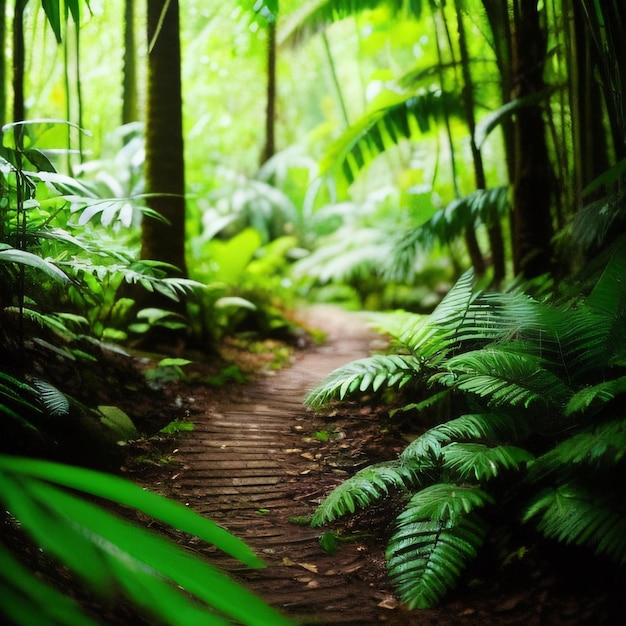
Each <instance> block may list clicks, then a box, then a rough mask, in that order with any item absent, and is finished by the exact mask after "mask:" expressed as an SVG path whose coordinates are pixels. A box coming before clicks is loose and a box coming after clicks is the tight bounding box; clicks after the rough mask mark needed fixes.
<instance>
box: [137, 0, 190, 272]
mask: <svg viewBox="0 0 626 626" xmlns="http://www.w3.org/2000/svg"><path fill="white" fill-rule="evenodd" d="M164 11H165V13H163V12H164ZM148 42H149V46H150V48H149V50H148V90H147V94H148V98H147V100H148V102H147V120H146V162H145V178H146V191H147V192H148V193H149V194H154V195H150V196H149V197H148V200H147V203H148V205H149V207H150V208H151V209H153V210H155V211H157V212H158V213H159V214H160V215H162V216H163V217H164V218H165V219H166V220H167V223H165V222H163V221H161V220H157V219H154V218H149V217H146V218H144V220H143V222H142V228H141V258H142V259H154V260H158V261H164V262H166V263H170V264H171V265H174V266H176V267H177V268H178V269H179V271H180V274H181V275H183V276H185V275H186V274H187V268H186V263H185V197H184V194H185V167H184V153H183V134H182V95H181V73H180V60H181V59H180V35H179V9H178V0H170V1H168V0H148Z"/></svg>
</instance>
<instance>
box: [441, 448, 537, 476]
mask: <svg viewBox="0 0 626 626" xmlns="http://www.w3.org/2000/svg"><path fill="white" fill-rule="evenodd" d="M441 452H442V456H443V460H444V467H445V468H447V469H450V470H452V471H453V472H454V473H455V474H456V475H457V476H458V477H459V480H461V481H466V480H476V481H479V482H485V481H488V480H490V479H492V478H495V477H496V476H498V475H499V474H501V473H502V472H503V471H506V470H519V469H521V468H522V467H524V466H525V465H526V463H528V462H529V461H531V460H532V459H533V458H534V457H533V455H532V454H531V453H530V452H528V451H527V450H524V449H523V448H518V447H515V446H496V447H490V446H486V445H484V444H481V443H459V442H453V443H450V444H448V445H447V446H445V447H444V448H443V449H442V451H441Z"/></svg>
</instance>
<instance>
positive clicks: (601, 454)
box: [529, 419, 626, 480]
mask: <svg viewBox="0 0 626 626" xmlns="http://www.w3.org/2000/svg"><path fill="white" fill-rule="evenodd" d="M625 455H626V419H616V420H612V421H610V422H607V423H606V424H599V425H597V426H593V427H590V428H589V429H587V430H585V431H583V432H579V433H577V434H575V435H573V436H571V437H568V438H567V439H565V440H564V441H562V442H560V443H559V444H557V445H556V446H554V448H552V449H550V450H549V451H548V452H546V453H545V454H543V455H541V456H540V457H538V458H537V460H536V461H535V463H533V464H532V466H531V468H530V473H529V480H538V479H539V478H541V477H543V476H546V475H548V474H551V473H554V470H555V468H559V471H560V472H561V473H562V472H565V471H567V470H568V468H567V466H570V465H585V466H587V467H589V468H591V467H594V466H595V467H598V468H604V467H612V466H615V465H616V464H617V463H619V462H620V461H621V460H622V459H623V458H624V456H625Z"/></svg>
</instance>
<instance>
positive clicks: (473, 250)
mask: <svg viewBox="0 0 626 626" xmlns="http://www.w3.org/2000/svg"><path fill="white" fill-rule="evenodd" d="M441 17H442V19H443V21H444V24H443V25H444V29H445V35H446V40H447V41H448V44H450V34H449V32H448V28H447V23H446V22H445V16H444V15H443V12H441ZM433 22H434V27H435V37H436V44H437V45H436V48H437V60H438V61H439V68H441V67H443V54H442V51H441V45H440V43H439V36H438V30H439V28H438V22H437V16H436V14H435V13H434V7H433ZM450 51H451V53H452V47H451V46H450ZM439 84H440V85H441V89H442V90H444V91H445V84H444V76H443V72H442V71H441V69H440V70H439ZM445 106H446V104H445V100H444V107H445ZM444 125H445V129H446V135H447V138H448V146H449V149H450V170H451V176H452V186H453V187H454V197H455V198H458V197H459V195H460V194H459V183H458V177H457V170H456V157H455V154H454V143H453V141H452V129H451V127H450V116H449V113H448V111H447V110H444ZM464 239H465V247H466V248H467V252H468V254H469V257H470V260H471V262H472V267H473V269H474V272H475V273H476V275H477V276H482V275H483V274H484V273H485V259H484V258H483V255H482V252H481V250H480V246H479V245H478V239H477V238H476V231H475V225H474V224H468V226H467V227H466V228H465V232H464Z"/></svg>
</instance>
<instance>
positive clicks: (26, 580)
mask: <svg viewBox="0 0 626 626" xmlns="http://www.w3.org/2000/svg"><path fill="white" fill-rule="evenodd" d="M48 4H49V5H50V8H51V10H52V9H54V7H52V4H53V3H48ZM66 6H67V5H66ZM57 17H58V16H55V15H52V18H53V19H57ZM22 126H28V124H23V125H22V124H20V125H18V126H16V127H15V128H14V127H9V128H8V129H7V132H6V134H5V144H4V147H3V148H2V149H1V151H0V192H1V193H0V345H1V346H2V350H1V351H0V417H1V420H0V432H1V435H2V436H1V437H0V441H1V443H0V446H1V450H0V451H1V452H2V453H3V454H5V455H6V456H2V457H1V458H0V492H1V493H0V500H1V501H2V506H3V510H4V511H5V517H6V520H5V521H4V525H5V529H7V528H8V527H9V525H11V526H14V530H15V532H18V529H19V530H21V531H23V532H25V533H26V534H27V535H28V536H29V537H30V539H31V540H32V541H33V542H34V544H35V545H36V546H37V548H39V549H41V550H43V551H44V552H45V553H46V555H47V556H48V557H50V558H53V559H55V560H56V561H57V562H58V563H59V564H60V565H62V566H64V567H66V568H68V569H69V571H71V572H72V574H73V575H75V576H76V578H77V579H78V580H79V581H80V582H81V583H83V584H84V585H85V586H86V587H87V588H88V589H90V591H91V592H93V593H94V595H95V596H96V597H97V600H98V601H100V602H103V603H104V604H106V603H108V602H109V603H115V602H117V601H118V600H119V599H120V598H125V599H126V600H128V601H130V602H131V603H132V604H134V605H135V606H136V607H137V608H138V609H139V610H140V611H141V612H142V613H144V614H146V615H147V616H148V618H152V619H158V620H159V621H162V622H164V623H167V624H189V623H211V624H229V623H232V622H237V623H242V624H258V625H261V624H267V625H269V624H272V625H274V624H287V623H289V622H288V620H286V619H284V618H283V617H282V616H281V615H279V614H278V613H277V612H275V611H274V610H273V609H271V608H269V607H268V606H267V605H266V604H265V603H264V602H263V601H262V600H260V599H259V598H257V597H256V596H254V595H253V594H251V593H249V592H248V591H246V590H245V589H244V588H242V587H240V586H239V585H237V584H236V583H234V582H232V581H231V580H230V579H229V578H228V577H226V576H225V575H224V574H222V573H220V572H219V571H218V570H216V569H215V568H213V567H212V566H210V565H208V563H207V562H205V561H204V560H202V559H200V558H197V557H194V556H192V555H191V554H190V553H188V552H186V551H184V550H182V549H181V548H179V547H178V546H176V545H174V544H172V543H170V542H168V541H165V540H164V539H162V538H161V537H159V536H157V535H155V534H153V533H151V532H149V531H146V530H144V529H143V528H140V527H138V526H136V525H134V524H131V523H129V522H127V521H125V520H124V519H122V518H121V517H119V516H116V515H114V514H112V513H111V512H109V510H108V507H101V506H98V505H96V504H94V503H93V499H94V498H99V499H104V500H108V501H110V502H111V503H113V505H114V507H113V508H115V506H116V505H123V506H128V507H132V508H134V509H137V510H138V511H140V512H141V513H142V514H145V515H149V516H151V517H154V518H155V519H157V520H160V521H162V522H164V523H166V524H171V525H173V526H175V527H176V528H178V529H179V530H181V531H183V532H188V533H191V534H194V535H196V536H198V537H200V538H201V539H203V540H205V541H209V542H210V543H212V544H214V545H215V546H216V547H218V548H220V549H222V550H224V551H225V552H227V553H228V554H229V555H231V556H232V557H234V558H236V559H238V560H239V561H241V562H242V563H244V564H245V565H247V566H250V567H262V566H263V564H262V562H261V561H260V560H259V559H258V558H257V557H256V556H255V555H254V554H253V553H252V552H251V550H250V548H248V547H247V546H246V545H245V544H244V543H243V542H241V541H240V540H239V539H236V538H235V537H234V536H232V535H230V534H229V533H227V532H226V531H224V530H223V529H221V528H220V527H218V526H217V525H215V524H213V523H212V522H210V521H209V520H206V519H204V518H201V517H200V516H198V515H196V514H195V513H193V512H192V511H191V510H189V509H187V508H186V507H184V506H182V505H180V504H175V503H174V502H171V501H168V500H165V499H163V498H160V497H159V496H156V495H155V494H152V493H150V492H147V491H145V490H143V489H142V488H140V487H138V486H136V485H134V484H132V483H128V482H126V481H123V480H121V479H119V478H116V477H114V476H109V475H105V474H101V473H98V472H94V471H90V470H85V469H79V468H76V467H71V466H67V465H59V464H54V463H50V462H45V461H37V460H34V459H31V458H21V457H20V456H18V455H24V454H29V455H37V456H46V457H49V456H50V455H51V454H57V455H63V454H67V453H68V452H69V451H70V450H71V452H72V453H73V454H77V455H80V454H83V455H84V457H85V458H84V459H83V461H84V462H87V463H91V464H94V465H96V464H97V463H103V464H106V466H107V467H109V466H112V465H114V464H115V459H116V456H117V455H118V453H117V450H119V446H118V445H117V443H118V442H124V441H126V440H128V439H135V438H137V437H138V436H139V432H138V430H137V428H136V426H135V424H134V423H133V421H132V420H131V418H130V417H129V416H128V415H127V414H126V413H125V412H124V411H122V410H121V409H120V408H119V407H117V406H111V405H105V404H102V405H101V406H98V407H91V408H90V407H89V406H83V405H81V404H80V403H79V402H78V401H77V400H76V399H75V398H74V394H76V393H79V392H82V393H83V395H84V396H85V397H87V401H88V402H92V401H93V400H94V398H95V397H98V395H99V394H95V396H94V398H91V397H88V396H89V394H90V393H91V392H93V391H94V390H93V389H92V388H91V387H89V388H87V389H80V388H79V387H81V386H82V385H81V384H80V383H82V382H83V380H85V379H87V380H90V384H93V382H94V381H93V379H89V378H88V377H89V376H94V375H97V384H99V385H102V387H103V388H106V387H107V385H110V384H111V381H110V380H108V379H107V374H108V372H107V368H106V366H104V364H101V365H102V367H101V368H99V369H98V370H97V373H96V374H94V372H93V371H91V370H90V369H89V368H87V367H85V364H86V363H93V362H97V360H98V359H99V358H103V357H104V355H105V353H107V354H108V355H109V356H110V355H111V354H115V355H116V356H117V357H118V358H121V359H122V360H123V359H124V358H125V357H126V356H127V355H125V353H124V351H123V350H122V349H120V348H117V347H113V346H110V345H107V344H105V343H103V342H102V340H103V339H104V340H125V339H126V338H127V337H128V334H129V333H134V334H135V335H137V334H139V335H142V334H145V333H146V332H148V331H149V330H150V329H152V328H155V327H158V326H160V327H165V328H168V329H172V328H175V329H181V328H184V320H183V319H182V318H181V317H176V316H175V315H174V314H172V313H171V312H169V311H164V310H162V309H142V310H140V311H139V312H137V313H136V317H134V314H135V303H134V302H133V301H132V300H131V299H129V298H119V292H120V290H121V288H122V287H123V286H124V285H125V284H128V285H135V284H137V285H140V286H142V287H143V288H144V289H146V290H147V291H149V292H156V293H159V294H161V295H163V296H165V297H166V298H169V299H171V300H172V301H175V302H180V301H181V300H183V299H187V298H189V296H190V294H191V293H192V292H194V291H196V290H197V289H199V288H204V285H202V284H201V283H198V282H194V281H192V280H187V279H180V278H171V277H170V276H169V274H170V271H171V269H172V268H170V267H169V266H166V265H165V264H163V263H160V262H158V261H137V260H135V256H136V254H135V253H134V249H135V248H134V247H133V243H132V236H130V234H129V230H130V229H132V227H133V226H134V225H135V218H136V216H137V213H138V212H142V211H141V209H140V208H139V209H138V208H137V207H138V203H136V198H135V199H133V200H131V199H130V198H116V197H113V198H110V199H103V198H100V197H99V196H98V194H97V193H96V192H95V191H94V190H93V189H91V188H90V186H89V185H88V184H86V183H83V182H79V181H77V180H76V179H74V178H71V177H68V176H64V175H60V174H57V173H56V172H54V168H53V167H52V165H51V163H50V161H48V159H47V158H46V157H45V156H44V154H43V153H42V152H38V151H37V149H36V147H35V141H34V139H33V137H34V136H35V135H36V133H35V132H33V133H30V134H28V133H24V134H21V133H20V132H17V131H19V130H21V129H22ZM30 126H31V127H33V128H38V127H39V126H43V127H44V128H48V127H49V126H50V124H49V123H48V122H45V123H42V124H31V125H30ZM14 130H15V131H16V132H15V133H13V131H14ZM8 131H11V132H8ZM20 142H21V143H22V144H23V143H26V144H27V148H28V149H25V147H24V145H21V143H20ZM143 213H144V214H145V213H146V212H145V211H143ZM59 308H60V309H61V310H58V309H59ZM50 357H52V358H54V360H55V364H56V367H55V368H47V367H46V366H47V363H46V359H49V358H50ZM185 363H186V361H183V360H177V359H170V360H169V361H167V360H166V361H164V362H162V363H161V365H162V370H166V369H168V368H169V369H170V370H173V371H174V372H175V373H176V375H180V374H181V373H182V369H181V367H182V366H183V365H184V364H185ZM94 369H95V368H94ZM83 370H84V371H83ZM42 371H44V372H46V375H49V376H57V378H59V381H57V382H55V384H53V382H52V380H46V379H44V378H42V375H41V372H42ZM68 371H70V372H71V375H70V376H68V378H70V380H61V379H62V378H63V376H64V374H67V372H68ZM33 372H37V375H36V376H35V375H33ZM124 373H125V374H126V372H124ZM83 374H84V375H85V379H83V378H82V376H83ZM103 374H104V378H103V379H101V378H100V377H102V375H103ZM73 377H76V379H77V380H78V381H80V383H79V385H78V386H77V387H74V386H73V384H74V382H75V381H74V380H72V378H73ZM123 384H124V385H129V384H131V382H130V381H126V380H125V381H124V383H123ZM98 391H99V389H98ZM185 428H186V426H185V425H182V424H175V425H170V426H169V429H168V430H169V431H170V432H171V431H172V430H180V429H185ZM107 455H108V456H107ZM96 457H97V458H96ZM101 457H107V458H105V459H102V458H101ZM112 459H113V461H112ZM0 540H1V541H2V542H3V543H4V541H5V537H4V536H3V537H2V538H0ZM0 562H1V563H2V575H0V591H1V593H2V597H3V603H2V613H3V615H4V616H5V617H7V618H8V619H10V620H12V621H16V622H19V623H35V622H41V621H42V620H43V622H46V623H48V622H49V623H52V622H54V623H63V624H91V623H93V620H92V619H91V618H90V617H89V616H87V615H86V614H85V613H83V611H82V610H81V609H79V608H78V607H77V606H75V605H74V603H73V602H72V601H71V600H70V599H69V598H67V597H65V596H63V595H62V594H60V593H59V592H58V591H56V590H55V589H53V588H52V587H50V586H48V585H47V584H46V583H43V582H41V581H39V580H38V579H36V578H35V577H34V576H33V575H31V574H30V573H29V572H28V571H27V570H25V569H24V568H23V567H22V566H21V565H19V564H18V563H17V562H16V560H15V559H14V557H13V555H12V554H11V553H10V552H9V551H8V550H7V549H5V546H2V545H0Z"/></svg>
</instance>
